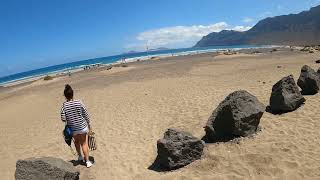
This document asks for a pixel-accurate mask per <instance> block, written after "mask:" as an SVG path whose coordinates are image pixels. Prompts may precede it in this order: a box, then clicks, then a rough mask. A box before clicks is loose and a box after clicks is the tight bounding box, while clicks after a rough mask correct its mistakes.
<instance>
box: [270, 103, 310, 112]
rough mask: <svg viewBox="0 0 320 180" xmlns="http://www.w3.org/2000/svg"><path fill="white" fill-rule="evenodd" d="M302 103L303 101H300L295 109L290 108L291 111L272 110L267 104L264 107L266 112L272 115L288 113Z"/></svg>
mask: <svg viewBox="0 0 320 180" xmlns="http://www.w3.org/2000/svg"><path fill="white" fill-rule="evenodd" d="M303 105H304V103H302V104H301V105H300V106H299V107H297V108H296V109H295V110H292V111H274V110H272V109H271V107H270V105H269V106H267V107H266V112H267V113H270V114H273V115H282V114H286V113H290V112H293V111H296V110H297V109H299V108H300V107H301V106H303Z"/></svg>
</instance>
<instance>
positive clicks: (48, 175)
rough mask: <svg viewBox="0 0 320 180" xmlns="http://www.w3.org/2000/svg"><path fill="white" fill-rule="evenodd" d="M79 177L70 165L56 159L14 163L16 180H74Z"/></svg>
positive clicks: (45, 158)
mask: <svg viewBox="0 0 320 180" xmlns="http://www.w3.org/2000/svg"><path fill="white" fill-rule="evenodd" d="M79 175H80V173H79V171H77V170H76V169H75V168H74V166H73V165H72V164H71V163H69V162H65V161H63V160H61V159H58V158H52V157H43V158H29V159H25V160H18V161H17V163H16V172H15V178H16V180H33V179H39V180H41V179H43V180H44V179H50V180H74V179H79Z"/></svg>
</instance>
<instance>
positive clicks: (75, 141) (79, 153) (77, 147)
mask: <svg viewBox="0 0 320 180" xmlns="http://www.w3.org/2000/svg"><path fill="white" fill-rule="evenodd" d="M73 139H74V146H75V147H76V150H77V153H78V156H80V155H81V149H80V137H79V135H75V136H73Z"/></svg>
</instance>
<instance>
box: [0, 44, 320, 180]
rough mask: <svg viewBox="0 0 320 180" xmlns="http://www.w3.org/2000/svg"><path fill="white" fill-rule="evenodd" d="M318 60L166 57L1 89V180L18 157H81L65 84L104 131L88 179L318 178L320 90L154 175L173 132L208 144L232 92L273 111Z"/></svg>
mask: <svg viewBox="0 0 320 180" xmlns="http://www.w3.org/2000/svg"><path fill="white" fill-rule="evenodd" d="M319 54H320V53H319V52H316V53H313V54H311V53H306V52H300V51H290V50H289V49H281V50H279V51H277V52H273V53H270V52H269V51H265V53H260V54H249V53H248V54H245V53H241V54H235V55H219V56H216V54H215V53H206V54H198V55H190V56H180V57H168V58H163V59H161V60H150V61H143V62H134V63H129V64H128V67H114V68H112V69H111V70H106V69H104V68H100V69H97V70H90V71H83V72H78V73H75V74H73V75H72V76H71V77H67V76H65V77H59V78H56V79H54V80H52V81H43V80H38V81H35V82H31V83H27V84H22V85H17V86H12V87H7V88H1V89H0V109H1V110H0V133H1V136H0V142H1V144H2V145H1V148H0V159H1V160H2V163H1V165H0V174H1V179H5V180H6V179H14V172H15V163H16V161H17V160H18V159H24V158H29V157H41V156H53V157H58V158H62V159H64V160H66V161H71V160H73V159H76V157H74V156H73V155H72V153H71V151H70V149H69V148H68V146H67V145H66V144H65V143H64V141H63V138H62V135H61V132H62V129H63V127H64V124H63V123H62V122H61V120H60V108H61V104H62V102H63V101H64V97H63V89H64V85H65V84H66V83H69V84H71V85H72V87H73V88H74V90H75V98H76V99H81V100H82V101H83V102H84V103H85V105H86V106H87V109H88V111H89V113H90V115H91V119H92V126H93V129H94V131H95V133H96V134H97V141H98V142H97V143H98V150H96V151H93V152H91V154H90V156H93V157H94V159H95V164H94V166H93V167H92V168H90V169H87V168H86V167H85V166H81V165H80V166H77V167H76V168H77V169H79V170H80V173H81V175H80V176H81V177H80V179H290V180H291V179H319V177H320V131H319V128H320V122H319V115H320V113H319V112H318V107H319V106H320V101H319V98H320V95H319V94H317V95H314V96H305V98H306V103H305V105H303V106H302V107H300V108H299V109H298V110H296V111H294V112H291V113H287V114H282V115H273V114H270V113H267V112H265V113H264V115H263V117H262V119H261V123H260V127H261V131H260V132H258V133H257V134H256V135H255V136H254V137H250V138H242V139H240V141H239V142H237V143H235V142H226V143H216V144H206V147H205V150H204V155H203V158H202V159H201V160H198V161H195V162H194V163H192V164H190V165H188V166H186V167H184V168H181V169H179V170H176V171H172V172H157V171H154V170H150V169H148V168H149V166H151V165H152V163H153V162H154V160H155V158H156V155H157V148H156V142H157V140H158V139H160V138H162V137H163V133H164V132H165V131H166V130H167V129H168V128H176V129H180V130H184V131H188V132H190V133H192V134H193V135H194V136H196V137H199V138H202V137H203V136H204V134H205V132H204V130H203V126H204V125H205V124H206V122H207V120H208V118H209V116H210V114H211V113H212V111H213V110H214V109H215V108H216V107H217V105H218V104H219V103H220V102H221V101H222V100H223V99H224V98H225V97H226V96H227V95H228V94H229V93H231V92H233V91H235V90H240V89H243V90H247V91H248V92H250V93H251V94H253V95H255V96H256V97H257V98H258V99H259V100H260V101H261V102H263V103H264V104H265V105H268V104H269V97H270V94H271V88H272V86H273V85H274V84H275V83H276V82H277V81H278V80H280V79H281V78H282V77H284V76H287V75H289V74H293V76H294V77H295V80H297V79H298V77H299V74H300V69H301V67H302V66H303V65H305V64H307V65H309V66H311V67H312V68H314V69H315V70H317V69H318V68H319V67H320V66H319V65H317V64H316V63H315V60H317V58H319ZM278 66H281V67H278Z"/></svg>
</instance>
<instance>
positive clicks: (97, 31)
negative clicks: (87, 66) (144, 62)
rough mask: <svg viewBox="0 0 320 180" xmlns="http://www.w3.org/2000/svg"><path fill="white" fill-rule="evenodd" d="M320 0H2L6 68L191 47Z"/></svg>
mask: <svg viewBox="0 0 320 180" xmlns="http://www.w3.org/2000/svg"><path fill="white" fill-rule="evenodd" d="M319 4H320V0H237V1H235V0H223V1H222V0H157V1H156V0H0V76H5V75H9V74H13V73H17V72H22V71H27V70H32V69H35V68H40V67H44V66H49V65H55V64H61V63H66V62H71V61H78V60H83V59H88V58H94V57H101V56H109V55H115V54H120V53H123V52H126V51H130V50H144V49H145V47H146V45H147V44H148V46H150V47H151V48H156V47H170V48H179V47H188V46H192V45H193V44H194V43H195V42H196V41H197V40H199V39H200V38H201V36H203V35H206V34H208V33H209V32H213V31H220V30H222V29H235V30H246V29H248V28H250V27H252V26H253V25H254V24H255V23H257V21H259V20H261V19H263V18H265V17H268V16H276V15H282V14H289V13H297V12H300V11H302V10H307V9H309V8H310V7H312V6H316V5H319Z"/></svg>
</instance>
